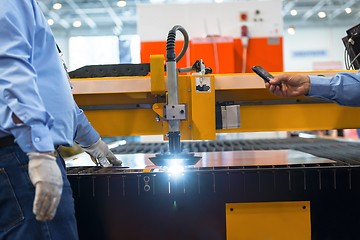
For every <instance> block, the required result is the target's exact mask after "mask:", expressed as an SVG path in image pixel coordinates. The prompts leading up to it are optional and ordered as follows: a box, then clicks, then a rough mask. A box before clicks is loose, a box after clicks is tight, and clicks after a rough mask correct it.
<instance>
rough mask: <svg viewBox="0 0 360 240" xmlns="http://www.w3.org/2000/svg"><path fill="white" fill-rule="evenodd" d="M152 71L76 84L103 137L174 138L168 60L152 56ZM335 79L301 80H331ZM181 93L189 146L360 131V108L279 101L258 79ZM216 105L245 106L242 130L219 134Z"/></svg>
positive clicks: (185, 85) (218, 79)
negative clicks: (166, 116) (248, 136)
mask: <svg viewBox="0 0 360 240" xmlns="http://www.w3.org/2000/svg"><path fill="white" fill-rule="evenodd" d="M150 69H151V74H150V76H145V77H112V78H107V77H104V78H83V79H82V78H78V79H72V85H73V94H74V98H75V100H76V102H77V103H78V105H79V106H80V107H83V108H84V109H85V113H86V115H87V117H88V118H89V120H90V122H91V123H92V125H94V127H95V128H96V129H97V130H98V131H99V133H100V134H101V135H102V136H140V135H163V134H165V133H167V132H168V129H167V123H166V121H164V120H163V105H164V104H166V98H165V97H164V96H166V91H167V90H166V76H165V74H164V57H163V56H162V55H156V56H152V57H151V62H150ZM335 73H336V72H334V71H326V72H302V73H299V74H312V75H320V74H321V75H325V76H331V75H335ZM276 74H278V73H273V75H276ZM199 78H207V80H208V81H209V82H210V85H211V86H210V91H207V92H198V91H196V89H195V86H196V82H197V81H198V80H199ZM178 92H179V103H181V104H186V106H187V119H186V120H183V121H181V125H180V132H181V139H183V140H184V139H186V140H212V139H215V138H216V133H233V132H257V131H296V130H322V129H324V130H325V129H347V128H349V129H350V128H358V127H359V126H360V124H359V123H360V108H356V107H344V106H340V105H338V104H336V103H332V102H321V101H314V98H310V97H297V98H279V97H277V96H274V95H272V94H270V93H269V92H268V90H267V89H266V88H265V87H264V83H263V81H262V80H261V79H260V78H259V77H258V76H256V75H255V74H252V73H245V74H221V75H203V76H200V75H190V74H184V75H179V77H178ZM216 102H237V103H240V104H239V105H240V118H239V126H240V127H239V128H233V129H216V124H215V104H216ZM127 106H128V107H127ZM129 106H131V107H129ZM143 106H147V107H143Z"/></svg>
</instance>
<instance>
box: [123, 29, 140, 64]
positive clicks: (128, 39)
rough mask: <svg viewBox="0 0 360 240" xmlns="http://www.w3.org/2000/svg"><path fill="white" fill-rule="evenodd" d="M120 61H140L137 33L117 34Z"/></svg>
mask: <svg viewBox="0 0 360 240" xmlns="http://www.w3.org/2000/svg"><path fill="white" fill-rule="evenodd" d="M119 52H120V63H140V37H139V35H120V36H119Z"/></svg>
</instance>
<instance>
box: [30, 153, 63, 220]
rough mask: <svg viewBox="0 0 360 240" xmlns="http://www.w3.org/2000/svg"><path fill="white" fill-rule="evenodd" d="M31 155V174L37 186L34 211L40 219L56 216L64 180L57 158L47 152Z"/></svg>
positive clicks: (49, 218) (37, 218)
mask: <svg viewBox="0 0 360 240" xmlns="http://www.w3.org/2000/svg"><path fill="white" fill-rule="evenodd" d="M27 155H28V157H29V176H30V180H31V182H32V184H33V185H34V186H35V200H34V205H33V213H34V214H35V215H36V220H38V221H48V220H51V219H53V218H54V216H55V213H56V209H57V207H58V205H59V202H60V198H61V193H62V187H63V180H62V176H61V172H60V169H59V166H58V165H57V163H56V158H55V157H54V156H51V155H49V154H47V153H37V152H31V153H28V154H27Z"/></svg>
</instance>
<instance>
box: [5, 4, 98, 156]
mask: <svg viewBox="0 0 360 240" xmlns="http://www.w3.org/2000/svg"><path fill="white" fill-rule="evenodd" d="M0 26H1V27H0V36H1V37H0V137H2V136H6V135H13V136H14V137H15V141H16V142H17V143H18V145H19V146H20V147H21V149H22V150H23V151H24V152H48V151H54V145H64V146H71V145H72V144H73V142H74V141H76V142H78V143H79V144H80V145H82V146H90V145H92V144H93V143H95V142H96V141H97V140H98V139H99V137H100V136H99V134H98V132H97V131H96V130H95V129H94V128H93V127H92V126H91V124H90V123H89V121H88V119H87V118H86V116H85V114H84V112H83V111H82V110H81V109H79V107H78V106H77V105H76V103H75V101H74V98H73V96H72V93H71V89H70V85H69V82H68V79H67V76H66V72H65V70H64V67H63V65H62V62H61V59H60V57H59V53H58V52H57V49H56V43H55V39H54V37H53V35H52V32H51V29H50V27H49V26H48V24H47V21H46V19H45V17H44V16H43V14H42V12H41V10H40V8H39V7H38V6H37V3H36V0H26V1H23V0H4V2H2V6H1V8H0ZM14 116H16V117H17V118H18V119H19V121H14Z"/></svg>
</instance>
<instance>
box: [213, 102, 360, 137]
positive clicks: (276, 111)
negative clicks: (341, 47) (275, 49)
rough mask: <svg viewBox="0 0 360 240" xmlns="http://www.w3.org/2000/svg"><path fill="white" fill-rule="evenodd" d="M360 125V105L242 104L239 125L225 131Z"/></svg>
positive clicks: (357, 126) (350, 126)
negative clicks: (357, 106) (358, 106)
mask: <svg viewBox="0 0 360 240" xmlns="http://www.w3.org/2000/svg"><path fill="white" fill-rule="evenodd" d="M359 127H360V108H356V107H344V106H340V105H337V104H335V103H321V104H320V103H319V104H283V105H263V106H261V105H257V106H240V128H237V129H226V130H217V132H218V133H225V132H257V131H291V130H322V129H351V128H359Z"/></svg>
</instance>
